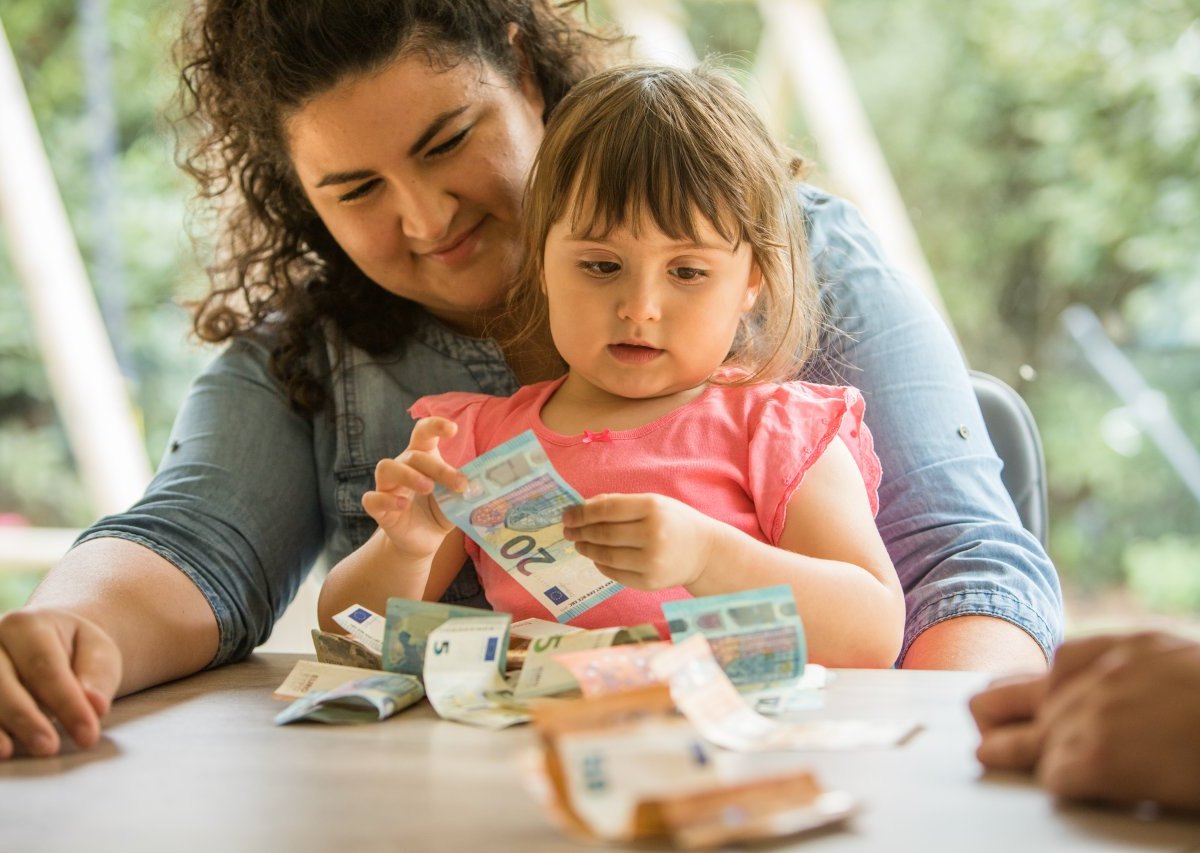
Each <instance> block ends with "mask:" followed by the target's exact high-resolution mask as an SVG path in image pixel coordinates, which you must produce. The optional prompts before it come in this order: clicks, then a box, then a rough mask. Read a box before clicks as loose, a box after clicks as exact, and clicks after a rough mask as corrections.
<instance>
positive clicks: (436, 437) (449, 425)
mask: <svg viewBox="0 0 1200 853" xmlns="http://www.w3.org/2000/svg"><path fill="white" fill-rule="evenodd" d="M456 432H458V424H456V423H455V422H454V421H452V420H449V419H447V418H438V417H433V418H421V419H420V420H419V421H417V424H416V426H414V427H413V431H412V436H410V437H409V440H408V447H409V450H422V451H426V452H428V451H433V450H437V446H438V442H439V441H441V440H442V439H443V438H452V437H453V436H454V434H455V433H456Z"/></svg>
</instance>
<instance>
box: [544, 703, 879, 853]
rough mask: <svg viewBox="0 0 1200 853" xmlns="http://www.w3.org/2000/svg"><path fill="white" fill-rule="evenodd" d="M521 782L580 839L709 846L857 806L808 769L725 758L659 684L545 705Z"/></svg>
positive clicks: (773, 833) (838, 817) (819, 820)
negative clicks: (767, 767)
mask: <svg viewBox="0 0 1200 853" xmlns="http://www.w3.org/2000/svg"><path fill="white" fill-rule="evenodd" d="M534 725H535V726H536V728H537V733H538V748H537V749H536V750H534V751H533V752H532V753H531V754H529V755H527V756H526V757H525V759H524V761H523V770H524V777H525V781H526V783H527V785H528V787H529V788H530V790H531V791H532V792H533V794H534V796H535V797H537V798H538V799H539V800H540V801H541V803H542V805H543V807H544V808H545V810H546V811H547V813H548V814H549V815H550V816H551V817H552V819H553V820H554V821H555V822H556V823H558V824H559V825H560V826H562V827H563V828H564V829H565V830H566V831H568V832H569V833H571V834H573V835H576V836H579V837H581V838H583V839H585V840H604V841H620V842H630V841H651V840H667V841H670V842H671V843H673V844H674V845H675V846H677V847H683V848H697V847H715V846H719V845H723V844H727V843H731V842H744V841H754V840H760V839H766V838H778V837H781V836H786V835H791V834H794V833H798V832H805V831H808V830H811V829H815V828H817V827H822V826H827V825H829V824H832V823H837V822H840V821H843V820H845V819H846V818H847V817H849V816H850V815H852V814H853V813H854V812H855V810H856V808H857V805H856V803H855V801H854V798H853V797H851V796H850V795H848V794H846V793H845V792H841V791H825V790H823V789H822V788H821V786H820V785H819V784H818V783H817V780H816V779H815V778H814V777H813V775H812V774H811V773H809V772H807V771H806V770H802V769H791V770H785V771H782V772H781V771H780V770H778V769H772V770H769V771H766V772H764V771H763V770H762V768H761V767H759V768H754V767H752V766H748V765H746V764H744V763H739V762H737V761H733V760H729V759H730V757H731V756H733V754H732V753H725V752H722V751H721V750H717V749H714V748H713V747H712V745H711V744H709V743H708V742H707V741H706V740H705V739H704V738H703V737H701V736H700V734H699V733H698V732H697V730H696V729H695V727H693V726H692V725H691V724H690V722H689V720H688V719H687V718H685V717H683V716H681V715H680V714H679V713H678V709H677V707H676V705H675V700H674V697H673V694H672V691H671V690H670V689H669V688H668V687H666V686H665V685H661V684H659V685H651V686H649V687H643V688H639V689H635V690H625V691H621V692H617V693H607V694H604V695H602V696H599V697H595V698H589V699H580V700H575V701H571V702H561V703H553V704H542V705H539V706H538V708H537V709H536V710H535V712H534Z"/></svg>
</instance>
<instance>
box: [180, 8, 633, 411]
mask: <svg viewBox="0 0 1200 853" xmlns="http://www.w3.org/2000/svg"><path fill="white" fill-rule="evenodd" d="M585 2H586V0H570V1H569V2H565V3H556V2H554V0H303V2H279V0H204V1H203V2H197V6H196V11H195V12H194V13H193V14H192V15H191V17H190V18H189V20H188V22H187V23H186V24H185V26H184V31H183V36H182V38H181V39H180V42H179V47H178V56H179V60H180V65H181V67H182V81H181V87H180V113H181V115H180V119H181V122H182V123H184V124H185V125H187V126H190V127H191V128H192V129H193V131H194V132H195V133H196V134H197V136H196V138H194V139H191V140H189V143H188V145H187V146H186V148H185V150H183V151H182V153H181V156H180V165H181V166H182V167H183V168H184V170H185V171H187V172H188V173H189V174H190V175H192V177H194V178H195V179H196V180H197V182H198V184H199V192H198V196H199V199H200V200H201V201H202V202H204V203H207V206H208V207H209V209H210V210H211V211H213V212H214V213H215V215H216V225H215V229H216V246H215V249H216V260H215V261H214V262H213V263H212V264H211V265H210V266H209V267H208V273H209V278H210V281H211V287H210V290H209V292H208V294H207V295H206V296H205V297H204V298H203V299H201V300H199V301H198V302H197V303H195V305H194V306H193V312H194V316H193V327H194V329H195V332H196V334H197V336H198V337H200V338H201V339H202V340H205V341H208V342H212V343H217V342H222V341H226V340H228V339H230V338H232V337H234V336H236V335H239V334H242V333H245V332H248V331H251V330H254V329H258V328H259V327H261V326H263V325H264V324H265V323H267V322H270V323H271V325H272V331H273V335H272V339H273V341H274V345H273V349H272V352H271V369H272V371H273V372H274V374H275V375H276V376H277V377H278V378H279V380H280V381H281V382H282V383H283V385H284V387H285V388H286V390H287V394H288V397H289V399H290V401H291V404H292V406H293V407H294V408H296V409H297V410H298V411H301V412H305V413H313V412H317V411H319V410H320V409H321V408H322V407H323V406H324V404H325V393H324V390H323V384H322V381H321V377H319V376H317V375H316V374H315V373H314V370H313V367H312V363H313V362H312V359H310V358H309V355H310V352H311V350H312V348H313V346H314V341H316V340H317V339H318V338H317V336H315V335H314V333H313V332H314V329H315V328H318V327H319V326H320V324H321V322H322V321H324V320H329V321H332V322H333V323H335V324H336V325H337V327H338V328H339V329H340V330H341V332H342V334H344V335H345V337H346V338H347V340H349V341H350V342H351V343H353V344H354V345H356V346H358V347H361V348H362V349H364V350H366V351H368V352H371V353H373V354H385V353H394V352H398V351H399V349H400V348H401V347H402V346H403V345H404V343H405V341H406V340H407V339H408V338H409V336H410V335H411V332H412V330H413V328H414V326H415V323H416V317H417V312H418V310H419V309H418V307H417V306H416V304H415V303H413V302H410V301H409V300H406V299H403V298H401V297H398V296H395V295H393V294H391V293H389V292H388V291H386V290H384V289H383V288H382V287H379V286H378V285H376V284H375V283H373V282H372V281H371V280H370V279H368V278H367V277H366V276H365V275H364V274H363V273H362V272H361V271H359V269H358V268H357V267H356V266H355V265H354V264H353V262H351V260H350V259H349V257H348V256H347V255H346V254H345V252H343V251H342V249H341V247H339V246H338V244H337V243H336V242H335V241H334V239H333V238H332V236H331V235H330V234H329V231H328V230H327V229H326V228H325V225H324V224H323V223H322V222H321V220H320V218H319V217H318V216H317V214H316V212H315V211H314V210H313V207H312V205H311V204H310V203H309V201H308V199H307V198H306V196H305V194H304V192H303V190H302V188H301V187H300V184H299V181H298V180H297V179H296V176H295V173H294V171H293V169H292V165H291V163H290V161H289V159H288V154H287V145H286V142H285V138H284V132H283V122H284V120H285V119H286V117H287V116H288V114H289V113H290V112H291V111H293V110H296V109H298V108H300V107H301V106H302V105H304V104H305V103H306V102H308V101H309V100H310V99H311V98H313V97H315V96H317V95H319V94H321V93H323V92H326V91H328V90H329V89H331V88H332V87H333V86H335V85H336V84H338V83H339V82H341V81H343V80H345V79H347V78H348V77H351V76H354V75H359V74H364V73H370V72H373V71H377V70H379V69H381V68H383V67H385V66H386V65H387V64H388V63H389V62H391V61H393V60H394V59H395V58H397V57H398V56H400V55H406V54H408V53H412V52H416V53H422V54H424V55H425V56H426V57H427V58H428V59H429V60H430V61H431V62H434V63H435V64H440V65H441V66H443V67H450V66H451V65H453V64H455V63H457V62H459V61H463V60H483V61H486V62H488V63H489V64H490V65H491V66H492V67H494V68H495V69H496V70H497V71H499V72H500V73H502V74H504V75H506V76H507V77H508V78H509V79H511V80H513V81H516V80H517V79H518V76H519V74H520V73H521V71H522V69H521V68H519V67H518V57H517V55H516V53H515V52H514V50H513V44H514V43H515V44H516V45H518V46H519V48H520V53H521V56H520V59H521V60H523V64H524V65H526V66H527V70H528V71H530V72H531V73H532V74H533V75H534V78H535V79H536V81H537V83H538V84H539V85H540V87H541V91H542V95H543V97H544V99H545V103H546V112H547V114H548V113H549V112H550V110H552V109H553V108H554V106H555V105H556V104H557V103H558V101H559V100H560V99H561V98H562V96H563V95H564V94H566V92H567V90H568V89H570V88H571V86H572V85H573V84H574V83H576V82H578V81H579V80H581V79H583V78H584V77H586V76H587V75H588V74H589V73H591V72H592V71H594V70H597V68H598V67H599V66H600V64H601V57H602V55H603V50H604V48H605V47H606V46H607V45H609V44H611V43H612V42H613V41H615V40H616V39H615V38H613V37H611V36H605V35H603V34H600V33H597V32H593V31H592V30H590V29H589V28H587V27H586V26H585V24H584V22H583V21H581V20H580V16H578V15H577V14H576V12H577V9H576V7H579V6H581V5H583V4H584V3H585ZM511 25H515V26H516V32H517V35H516V38H515V39H514V40H513V41H510V36H509V30H510V26H511Z"/></svg>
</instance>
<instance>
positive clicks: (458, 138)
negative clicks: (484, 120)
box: [425, 127, 471, 157]
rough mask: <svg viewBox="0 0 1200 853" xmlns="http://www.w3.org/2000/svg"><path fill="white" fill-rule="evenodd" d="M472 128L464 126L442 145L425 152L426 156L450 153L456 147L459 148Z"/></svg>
mask: <svg viewBox="0 0 1200 853" xmlns="http://www.w3.org/2000/svg"><path fill="white" fill-rule="evenodd" d="M470 130H471V128H469V127H466V128H463V129H462V130H460V131H459V132H458V133H456V134H454V136H452V137H450V138H449V139H447V140H446V141H445V142H443V143H442V144H441V145H438V146H436V147H434V148H430V149H429V150H428V151H427V152H425V156H426V157H440V156H442V155H443V154H449V153H450V152H451V151H453V150H454V149H455V148H457V147H458V146H459V145H460V144H461V143H462V141H463V140H464V139H466V137H467V133H468V132H469V131H470Z"/></svg>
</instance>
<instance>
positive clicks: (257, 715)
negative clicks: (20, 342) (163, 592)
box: [0, 654, 1200, 853]
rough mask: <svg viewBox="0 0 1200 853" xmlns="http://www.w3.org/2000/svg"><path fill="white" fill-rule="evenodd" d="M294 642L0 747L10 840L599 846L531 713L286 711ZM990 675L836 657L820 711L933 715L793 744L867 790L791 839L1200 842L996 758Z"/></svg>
mask: <svg viewBox="0 0 1200 853" xmlns="http://www.w3.org/2000/svg"><path fill="white" fill-rule="evenodd" d="M296 659H297V656H295V655H262V654H260V655H257V656H255V657H252V658H251V659H249V660H248V661H246V662H245V663H241V664H237V665H234V666H229V667H225V668H224V669H221V670H218V671H215V672H209V673H203V674H201V675H197V676H194V677H192V678H189V679H185V680H183V681H179V682H176V683H174V684H169V685H166V686H163V687H158V688H155V689H153V690H148V691H146V692H144V693H141V694H138V695H137V696H132V697H130V698H127V699H125V700H122V701H120V702H118V703H117V704H116V706H115V707H114V709H113V711H112V713H111V715H110V717H109V718H108V720H107V722H106V726H105V737H104V738H103V740H102V741H101V743H100V744H99V745H98V746H97V748H95V749H93V750H90V751H88V752H78V753H74V754H68V755H64V756H61V757H59V758H54V759H48V760H47V759H28V758H26V759H17V760H15V761H12V762H10V763H8V764H5V765H0V850H2V851H6V853H7V851H30V853H40V852H41V851H60V850H61V851H67V850H70V851H85V853H93V851H106V850H120V851H140V850H153V851H192V850H196V851H242V850H245V851H264V853H265V851H276V850H279V851H289V853H302V851H323V852H324V851H355V853H358V851H366V850H403V851H424V850H430V851H432V850H438V851H460V850H462V851H473V850H516V851H543V850H586V849H595V848H588V847H586V846H584V845H580V844H576V843H574V842H572V841H571V840H570V839H568V838H567V837H565V836H564V835H562V834H561V833H560V832H559V831H558V830H557V829H556V828H554V827H553V826H551V825H550V824H549V823H548V822H547V820H546V819H545V818H544V817H543V815H542V814H541V812H540V810H539V808H538V807H537V805H536V804H535V803H534V802H533V800H532V799H531V798H530V796H529V795H528V794H527V793H526V792H525V791H524V790H523V788H522V786H521V784H520V783H519V781H518V778H517V773H516V769H515V763H516V755H517V753H519V752H520V751H521V750H522V749H524V748H526V747H528V746H529V745H531V744H532V743H533V733H532V730H531V729H530V728H529V727H528V726H521V727H517V728H513V729H508V730H506V731H502V732H491V731H486V730H483V729H477V728H472V727H469V726H464V725H460V724H457V723H451V722H445V721H442V720H438V719H437V718H436V717H435V716H434V715H433V713H432V711H431V710H430V708H429V706H428V704H427V703H422V704H421V705H420V706H419V707H417V708H414V709H410V710H408V711H406V712H403V713H401V714H400V715H398V716H397V717H394V718H392V719H390V720H388V721H386V722H384V723H380V724H377V725H365V726H356V727H341V726H321V725H293V726H286V727H276V726H274V725H272V722H271V718H272V717H273V716H274V714H275V713H276V712H278V711H279V710H280V709H281V708H282V707H283V704H282V703H280V702H278V701H276V700H273V699H272V698H271V691H272V689H273V688H274V687H275V686H276V685H277V684H278V683H279V682H280V681H282V680H283V677H284V676H285V675H286V674H287V672H288V670H289V669H290V668H291V665H292V663H293V662H294V661H295V660H296ZM985 680H986V679H985V678H984V677H983V676H981V675H976V674H970V673H936V672H892V671H884V672H867V671H854V670H850V671H841V672H837V673H836V678H835V679H834V680H833V682H832V683H831V684H830V686H829V688H828V689H827V691H826V693H827V696H826V705H825V710H824V711H823V712H822V713H825V714H829V715H837V716H842V717H856V718H862V717H871V716H877V717H885V718H897V717H904V718H914V719H918V720H920V721H921V722H922V723H923V724H924V726H925V729H924V731H922V732H921V733H920V734H918V735H917V736H916V737H915V738H914V739H913V740H912V741H910V742H909V743H908V744H907V745H905V746H903V747H901V748H898V749H894V750H880V751H860V752H846V753H828V754H820V753H808V754H792V755H791V756H789V757H787V758H786V760H788V761H794V762H802V763H804V764H806V765H808V766H811V767H813V768H814V769H815V771H816V773H817V775H818V778H819V779H820V780H821V781H822V783H823V784H824V785H825V786H826V787H829V788H842V789H845V790H847V791H850V792H852V793H854V794H855V795H857V796H859V797H860V798H861V800H862V802H863V811H862V813H861V814H860V815H859V816H857V817H856V818H854V819H853V820H852V821H851V822H850V823H849V824H848V825H847V826H846V827H844V828H842V829H838V830H836V831H829V832H824V833H821V834H819V835H816V836H811V837H809V838H807V839H805V840H803V841H793V842H792V845H791V846H793V847H794V848H795V849H804V850H820V851H825V850H833V851H857V850H872V851H875V850H897V851H910V850H911V851H921V853H928V852H929V851H943V850H945V851H988V850H996V851H1019V853H1035V851H1055V852H1056V853H1058V851H1073V850H1081V851H1082V850H1087V851H1098V850H1099V851H1103V850H1196V851H1200V820H1186V819H1159V820H1154V821H1148V820H1139V819H1137V818H1135V817H1133V816H1131V815H1126V814H1116V813H1111V812H1106V811H1102V810H1098V809H1091V808H1085V807H1076V806H1072V807H1063V806H1058V805H1056V804H1055V803H1054V802H1053V801H1052V799H1051V798H1049V797H1047V796H1046V795H1045V794H1044V793H1042V792H1041V791H1039V790H1038V789H1037V788H1035V787H1034V786H1033V785H1032V784H1031V783H1030V782H1029V781H1028V780H1026V779H1024V778H1013V777H995V776H993V777H987V778H985V777H982V775H981V773H980V769H979V766H978V765H977V764H976V762H975V760H974V757H973V754H972V753H973V750H974V747H975V743H976V735H975V731H974V727H973V726H972V724H971V721H970V718H969V716H968V714H967V711H966V704H965V703H966V699H967V697H968V696H969V695H971V694H972V693H973V692H974V691H975V690H977V689H978V688H979V687H980V686H982V685H983V684H984V682H985ZM785 846H787V845H785ZM773 849H774V848H773Z"/></svg>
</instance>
